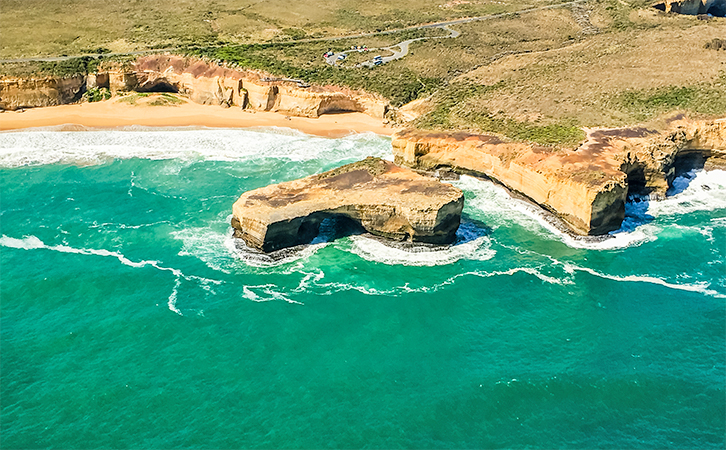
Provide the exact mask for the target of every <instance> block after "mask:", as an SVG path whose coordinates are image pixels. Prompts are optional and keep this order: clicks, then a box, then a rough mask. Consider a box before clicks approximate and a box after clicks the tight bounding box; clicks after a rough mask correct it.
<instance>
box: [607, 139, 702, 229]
mask: <svg viewBox="0 0 726 450" xmlns="http://www.w3.org/2000/svg"><path fill="white" fill-rule="evenodd" d="M707 158H708V155H706V154H704V153H703V152H700V151H694V152H686V153H681V154H679V155H678V156H677V157H676V160H675V163H674V167H675V173H674V175H673V181H672V182H671V183H670V187H669V188H668V190H667V191H666V198H668V197H673V196H675V195H678V194H680V193H682V192H684V191H685V190H686V189H688V186H690V184H691V182H692V181H693V180H694V179H695V178H696V176H697V175H698V173H699V172H700V171H702V170H703V168H704V167H705V163H706V159H707ZM628 186H629V193H628V197H627V200H626V203H625V218H624V219H623V224H622V226H621V227H620V229H619V230H617V231H615V232H613V233H611V234H617V233H622V232H630V231H633V230H635V229H636V228H637V227H639V226H641V225H645V224H647V223H650V222H652V221H653V220H655V218H654V217H653V216H652V215H650V214H648V208H649V207H650V203H651V202H652V201H657V200H653V199H652V198H651V196H650V195H649V194H648V193H647V189H646V188H645V175H644V173H643V172H642V170H641V171H638V170H633V171H631V173H629V174H628ZM631 192H632V193H631Z"/></svg>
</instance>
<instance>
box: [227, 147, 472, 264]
mask: <svg viewBox="0 0 726 450" xmlns="http://www.w3.org/2000/svg"><path fill="white" fill-rule="evenodd" d="M463 206H464V196H463V194H462V192H461V191H460V190H459V189H457V188H455V187H453V186H451V185H449V184H444V183H440V182H438V181H436V180H434V179H432V178H429V177H425V176H422V175H419V174H417V173H416V172H414V171H411V170H409V169H404V168H401V167H398V166H396V165H394V164H392V163H390V162H388V161H384V160H381V159H378V158H367V159H365V160H363V161H360V162H357V163H353V164H348V165H346V166H343V167H339V168H337V169H334V170H331V171H328V172H325V173H322V174H319V175H313V176H310V177H307V178H303V179H300V180H294V181H289V182H286V183H280V184H275V185H271V186H267V187H264V188H260V189H255V190H253V191H249V192H245V193H244V194H242V196H241V197H240V198H239V200H237V201H236V202H235V204H234V206H233V208H232V212H233V218H232V226H233V227H234V229H235V236H237V237H240V238H242V239H244V240H245V242H246V243H247V245H249V246H250V247H253V248H257V249H261V250H263V251H273V250H278V249H280V248H285V247H290V246H294V245H299V244H307V243H309V242H310V241H311V240H312V239H313V238H314V237H315V236H316V235H317V234H318V228H319V227H320V223H321V222H322V221H323V220H324V219H326V218H328V217H331V216H336V217H344V218H346V219H348V220H352V221H353V222H355V223H356V224H359V225H360V226H361V227H362V228H363V229H365V230H366V231H368V232H370V233H373V234H375V235H378V236H383V237H387V238H390V239H395V240H399V241H403V240H408V241H414V242H428V243H435V244H447V243H451V242H453V240H454V238H455V235H456V230H457V228H458V227H459V221H460V219H461V210H462V208H463Z"/></svg>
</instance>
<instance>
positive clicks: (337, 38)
mask: <svg viewBox="0 0 726 450" xmlns="http://www.w3.org/2000/svg"><path fill="white" fill-rule="evenodd" d="M588 1H589V0H572V1H569V2H565V3H557V4H554V5H547V6H539V7H537V8H527V9H522V10H519V11H512V12H505V13H499V14H490V15H488V16H478V17H466V18H462V19H456V20H447V21H445V22H435V23H429V24H425V25H414V26H411V27H405V28H396V29H393V30H385V31H374V32H371V33H358V34H349V35H344V36H334V37H322V38H309V39H298V40H295V41H287V42H285V44H296V43H305V42H321V41H341V40H346V39H356V38H362V37H369V36H381V35H387V34H395V33H400V32H402V31H410V30H423V29H426V28H446V27H448V26H449V25H460V24H464V23H471V22H479V21H482V20H491V19H499V18H502V17H507V16H512V15H516V14H525V13H530V12H536V11H544V10H547V9H557V8H564V7H567V6H570V5H575V4H578V3H585V2H588ZM449 31H450V32H452V33H457V34H456V36H458V35H459V34H460V33H459V32H457V31H454V30H449ZM456 36H451V35H450V36H443V37H456ZM421 39H430V38H417V39H414V40H411V42H413V41H416V40H421ZM404 42H407V41H404ZM411 42H408V44H410V43H411ZM401 44H403V42H402V43H399V44H396V45H393V46H392V47H397V46H400V45H401ZM408 44H406V53H408ZM177 49H178V47H177V48H161V49H153V50H140V51H136V52H127V53H105V54H83V55H75V56H49V57H32V58H17V59H0V64H8V63H20V62H32V61H47V62H51V61H56V62H57V61H67V60H69V59H74V58H81V57H83V56H91V57H96V58H97V57H99V56H129V55H143V54H147V53H159V52H172V51H174V50H177ZM401 50H403V48H402V49H401ZM403 56H405V54H404V55H403ZM403 56H401V57H403ZM389 58H390V57H389ZM396 59H398V58H396Z"/></svg>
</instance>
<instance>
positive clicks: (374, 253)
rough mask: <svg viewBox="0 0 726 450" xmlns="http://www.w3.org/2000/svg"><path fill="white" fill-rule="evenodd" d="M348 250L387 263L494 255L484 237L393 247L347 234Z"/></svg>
mask: <svg viewBox="0 0 726 450" xmlns="http://www.w3.org/2000/svg"><path fill="white" fill-rule="evenodd" d="M350 239H351V242H352V246H351V249H350V251H351V252H352V253H354V254H355V255H357V256H359V257H360V258H362V259H365V260H366V261H371V262H378V263H383V264H387V265H403V266H441V265H447V264H453V263H455V262H456V261H459V260H461V259H467V260H476V261H486V260H488V259H492V258H493V257H494V255H496V251H495V250H493V249H492V248H491V241H490V240H489V238H488V237H486V236H481V237H478V238H476V239H473V240H470V241H467V242H462V243H460V244H456V245H449V246H429V245H415V244H414V245H410V244H409V245H406V247H400V246H396V245H395V243H386V242H383V241H382V240H380V239H376V238H374V237H369V236H351V237H350Z"/></svg>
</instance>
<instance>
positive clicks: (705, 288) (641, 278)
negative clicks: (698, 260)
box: [562, 263, 726, 298]
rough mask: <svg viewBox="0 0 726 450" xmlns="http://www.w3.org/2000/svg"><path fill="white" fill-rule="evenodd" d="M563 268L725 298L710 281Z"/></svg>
mask: <svg viewBox="0 0 726 450" xmlns="http://www.w3.org/2000/svg"><path fill="white" fill-rule="evenodd" d="M562 265H563V268H564V270H565V271H566V272H568V273H573V274H574V273H575V272H586V273H589V274H590V275H593V276H596V277H599V278H604V279H607V280H613V281H626V282H633V283H649V284H656V285H659V286H663V287H666V288H668V289H676V290H679V291H688V292H698V293H701V294H705V295H709V296H713V297H717V298H726V294H723V293H721V292H718V291H714V290H713V289H709V287H710V286H711V283H709V282H706V281H702V282H697V283H689V284H679V283H671V282H669V281H666V280H664V279H662V278H658V277H653V276H649V275H624V276H621V275H609V274H605V273H602V272H598V271H597V270H594V269H590V268H588V267H581V266H578V265H574V264H570V263H562Z"/></svg>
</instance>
